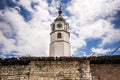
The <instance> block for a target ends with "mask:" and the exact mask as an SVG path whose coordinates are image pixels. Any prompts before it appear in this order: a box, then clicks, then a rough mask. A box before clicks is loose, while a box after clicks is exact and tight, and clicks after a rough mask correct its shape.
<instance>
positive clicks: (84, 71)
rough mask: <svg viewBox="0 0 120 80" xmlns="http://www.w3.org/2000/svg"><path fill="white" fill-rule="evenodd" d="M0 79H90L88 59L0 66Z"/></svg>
mask: <svg viewBox="0 0 120 80" xmlns="http://www.w3.org/2000/svg"><path fill="white" fill-rule="evenodd" d="M0 80H91V74H90V64H89V61H88V60H80V61H78V60H72V61H71V60H70V61H69V60H68V61H67V60H61V61H58V60H52V61H48V60H47V61H31V62H30V63H29V64H28V65H6V66H0Z"/></svg>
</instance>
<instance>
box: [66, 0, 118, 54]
mask: <svg viewBox="0 0 120 80" xmlns="http://www.w3.org/2000/svg"><path fill="white" fill-rule="evenodd" d="M67 10H68V11H69V12H70V13H71V15H72V16H70V17H68V19H70V20H68V21H69V23H70V26H71V35H72V36H71V44H72V47H73V48H72V54H74V52H75V51H76V50H77V49H79V48H83V46H84V47H85V46H86V43H87V40H88V39H92V40H94V39H100V40H101V42H99V44H98V47H100V48H101V49H99V50H97V51H99V52H103V53H105V52H106V53H107V51H105V50H104V49H102V47H104V46H105V45H107V44H112V43H115V42H118V41H120V38H119V37H118V36H119V34H120V30H119V29H115V28H114V24H112V23H111V22H110V21H111V20H108V19H105V18H106V17H108V18H109V19H114V17H113V16H114V15H115V14H116V13H117V11H118V10H120V0H72V1H71V3H69V5H68V7H67ZM73 36H74V37H73ZM76 43H78V44H76ZM74 47H75V49H74ZM93 47H94V46H93ZM100 50H101V51H100ZM103 50H104V51H103Z"/></svg>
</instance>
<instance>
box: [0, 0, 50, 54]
mask: <svg viewBox="0 0 120 80" xmlns="http://www.w3.org/2000/svg"><path fill="white" fill-rule="evenodd" d="M36 1H37V0H36ZM38 4H39V5H36V6H35V7H36V9H35V10H33V9H32V8H31V7H30V5H31V1H29V0H28V2H27V1H26V2H25V3H24V2H23V0H20V2H19V5H22V6H23V7H24V8H26V9H27V10H28V11H32V12H31V15H32V19H31V20H30V21H29V22H26V21H25V20H24V18H23V16H22V15H20V14H19V13H18V11H17V10H16V8H11V9H10V8H9V9H6V10H4V14H3V13H2V11H1V14H0V15H1V18H2V19H4V25H2V24H3V23H0V24H1V25H0V28H1V29H2V30H1V31H2V32H1V35H0V37H1V40H0V42H2V41H4V42H5V43H3V44H4V47H3V48H2V52H3V53H9V52H10V51H18V54H19V55H26V54H30V55H31V56H47V55H48V53H49V39H50V38H49V32H50V23H51V19H50V18H51V16H50V14H49V12H48V5H47V4H48V3H47V2H46V1H39V0H38ZM41 4H45V5H41ZM8 23H10V25H11V26H12V28H13V29H14V31H16V32H15V33H16V34H17V35H16V40H14V39H11V38H7V37H5V36H4V35H3V33H7V32H8V30H10V31H9V32H11V31H12V30H11V29H10V27H9V26H10V25H8ZM3 27H4V30H3ZM10 34H12V33H10ZM15 41H16V42H17V43H16V44H15Z"/></svg>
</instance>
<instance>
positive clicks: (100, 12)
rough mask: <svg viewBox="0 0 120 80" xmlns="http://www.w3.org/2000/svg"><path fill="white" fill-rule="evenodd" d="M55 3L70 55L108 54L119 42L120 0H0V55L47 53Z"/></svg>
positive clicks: (54, 13) (14, 55)
mask: <svg viewBox="0 0 120 80" xmlns="http://www.w3.org/2000/svg"><path fill="white" fill-rule="evenodd" d="M59 4H62V10H63V17H64V18H65V19H66V21H67V22H68V23H69V25H70V33H71V37H70V42H71V53H72V55H73V56H90V55H91V54H92V53H95V55H96V56H99V55H110V54H111V52H112V51H114V50H115V49H116V48H117V47H118V46H120V0H0V57H3V58H6V57H18V56H28V55H30V56H48V55H49V43H50V36H49V33H50V24H51V23H52V22H53V21H54V19H55V18H56V17H57V11H58V10H57V8H58V7H59ZM119 54H120V49H119V50H118V51H117V52H115V53H114V55H119Z"/></svg>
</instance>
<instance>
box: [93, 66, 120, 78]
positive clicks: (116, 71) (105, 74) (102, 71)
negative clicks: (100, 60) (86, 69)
mask: <svg viewBox="0 0 120 80" xmlns="http://www.w3.org/2000/svg"><path fill="white" fill-rule="evenodd" d="M91 73H92V78H93V79H92V80H120V64H91Z"/></svg>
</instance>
